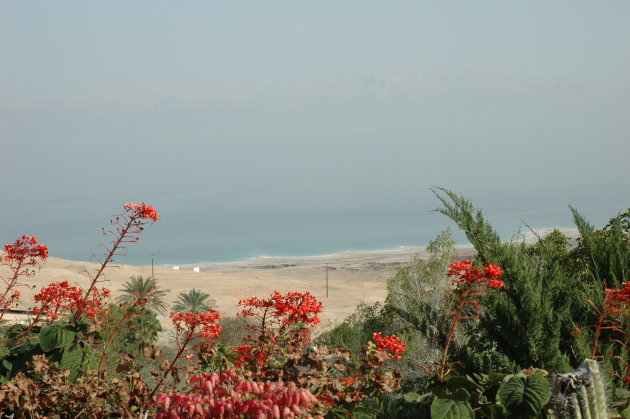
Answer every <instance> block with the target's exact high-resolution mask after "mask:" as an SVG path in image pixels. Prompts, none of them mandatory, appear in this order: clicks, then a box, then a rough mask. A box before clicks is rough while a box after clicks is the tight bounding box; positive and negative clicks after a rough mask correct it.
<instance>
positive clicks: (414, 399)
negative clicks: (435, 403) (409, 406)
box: [405, 391, 420, 403]
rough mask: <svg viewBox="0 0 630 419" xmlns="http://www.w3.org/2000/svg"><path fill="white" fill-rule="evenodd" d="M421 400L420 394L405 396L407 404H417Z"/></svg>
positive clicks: (412, 393)
mask: <svg viewBox="0 0 630 419" xmlns="http://www.w3.org/2000/svg"><path fill="white" fill-rule="evenodd" d="M419 398H420V395H419V394H418V393H414V392H413V391H412V392H411V393H407V394H405V401H406V402H407V403H415V402H417V401H418V399H419Z"/></svg>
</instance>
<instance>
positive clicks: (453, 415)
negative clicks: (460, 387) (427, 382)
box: [431, 395, 475, 419]
mask: <svg viewBox="0 0 630 419" xmlns="http://www.w3.org/2000/svg"><path fill="white" fill-rule="evenodd" d="M474 417H475V413H474V412H473V410H472V407H471V406H470V403H468V400H466V399H462V398H461V397H458V396H456V395H449V396H440V397H436V398H435V399H433V403H431V419H474Z"/></svg>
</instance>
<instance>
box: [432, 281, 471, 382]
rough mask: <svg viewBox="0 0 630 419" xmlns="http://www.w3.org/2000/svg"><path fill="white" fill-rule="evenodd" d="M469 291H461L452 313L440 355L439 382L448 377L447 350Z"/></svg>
mask: <svg viewBox="0 0 630 419" xmlns="http://www.w3.org/2000/svg"><path fill="white" fill-rule="evenodd" d="M468 291H469V289H464V290H462V295H461V296H460V297H459V302H458V304H457V309H456V310H455V311H454V313H453V323H452V324H451V329H450V330H449V332H448V337H447V338H446V344H445V345H444V353H443V354H442V362H441V363H440V368H439V372H438V378H439V379H440V381H442V380H444V377H446V376H447V375H448V373H449V372H450V370H447V369H446V367H447V360H448V350H449V349H450V347H451V343H452V341H453V336H455V332H456V331H457V325H458V324H459V321H460V320H461V318H462V312H463V311H464V307H466V305H467V304H468V302H467V301H466V299H467V298H468Z"/></svg>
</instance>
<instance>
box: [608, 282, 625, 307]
mask: <svg viewBox="0 0 630 419" xmlns="http://www.w3.org/2000/svg"><path fill="white" fill-rule="evenodd" d="M622 285H623V288H621V289H609V288H606V291H604V298H605V299H606V300H607V301H608V302H609V303H610V304H616V303H620V304H622V305H625V304H629V305H630V282H624V283H623V284H622Z"/></svg>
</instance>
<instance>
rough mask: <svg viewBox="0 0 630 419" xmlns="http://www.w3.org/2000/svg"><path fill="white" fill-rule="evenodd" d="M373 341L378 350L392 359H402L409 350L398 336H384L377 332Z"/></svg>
mask: <svg viewBox="0 0 630 419" xmlns="http://www.w3.org/2000/svg"><path fill="white" fill-rule="evenodd" d="M372 339H374V342H375V343H376V349H378V350H379V351H383V352H385V353H386V354H387V356H389V357H390V358H391V359H394V358H395V359H400V356H401V355H402V354H403V353H405V351H406V350H407V346H405V344H404V343H403V341H402V339H401V338H399V337H398V336H396V335H391V336H382V335H381V332H375V333H374V335H372Z"/></svg>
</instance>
